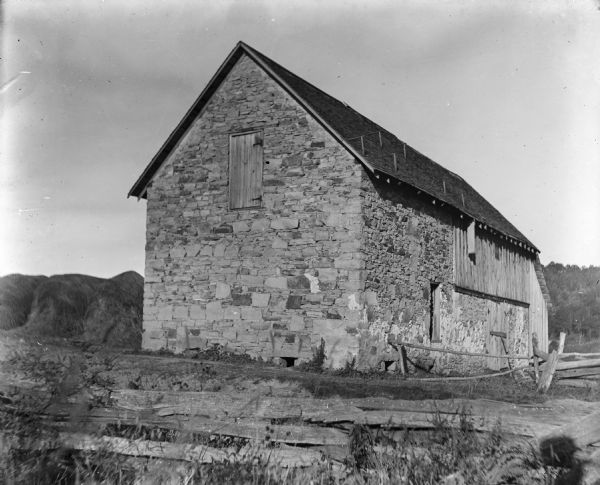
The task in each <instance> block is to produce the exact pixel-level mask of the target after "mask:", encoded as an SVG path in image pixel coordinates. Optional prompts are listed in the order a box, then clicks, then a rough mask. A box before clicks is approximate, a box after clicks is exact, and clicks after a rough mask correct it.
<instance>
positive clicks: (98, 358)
mask: <svg viewBox="0 0 600 485" xmlns="http://www.w3.org/2000/svg"><path fill="white" fill-rule="evenodd" d="M431 377H432V376H428V375H426V374H425V373H422V374H413V375H411V377H410V378H405V377H403V376H402V375H400V374H398V373H371V374H366V375H365V374H359V373H357V372H356V371H349V370H346V371H324V372H317V371H310V370H307V369H299V368H281V367H277V366H274V365H272V364H267V363H262V362H254V361H251V360H250V359H248V358H246V357H243V356H234V355H230V354H227V353H224V352H222V351H219V350H218V349H214V350H212V351H208V352H203V353H201V354H198V355H187V356H173V355H168V354H156V353H154V354H150V353H143V352H134V351H124V350H111V349H107V348H106V347H101V346H93V345H90V344H89V343H84V342H81V343H77V342H69V341H67V340H65V339H51V338H44V339H43V340H42V339H40V338H36V337H31V336H29V335H28V334H27V333H26V332H25V331H20V330H19V329H16V330H11V331H0V404H2V403H5V404H6V403H8V405H9V407H10V406H12V405H13V404H14V403H16V402H17V401H18V399H17V397H18V396H21V395H25V394H27V395H28V396H32V395H34V396H35V395H36V393H37V395H38V396H40V397H43V399H45V402H46V404H45V406H47V405H48V404H47V403H50V402H51V401H52V400H53V399H55V400H62V401H64V402H66V401H68V400H71V401H72V399H75V398H76V396H81V395H82V393H83V394H85V393H86V392H87V391H88V390H96V391H97V390H98V389H106V390H110V391H111V392H114V391H115V390H132V391H136V390H139V391H164V392H171V393H172V392H175V393H177V392H178V391H204V392H211V393H219V394H222V395H223V398H224V399H226V398H230V397H231V396H235V397H244V396H256V395H260V396H261V397H262V398H265V397H268V398H282V399H284V398H293V399H295V398H298V399H300V400H303V402H306V401H307V400H308V401H309V402H310V401H312V400H313V399H314V400H315V401H314V402H318V401H321V400H323V399H329V398H336V399H342V401H347V402H350V401H351V400H352V399H360V398H376V397H381V398H390V399H393V400H411V401H418V402H425V401H424V400H428V399H429V400H430V399H436V400H452V399H479V400H489V401H490V402H491V403H496V404H499V403H500V402H504V403H507V402H508V403H518V404H527V405H533V406H537V405H541V404H542V403H546V404H548V405H551V404H552V403H557V402H569V403H570V404H569V405H570V406H572V407H573V413H574V416H575V415H576V414H577V409H578V408H581V409H584V408H585V409H589V408H590V406H589V404H586V403H590V402H597V401H600V392H599V391H598V390H597V389H591V390H589V389H582V388H566V387H562V386H558V385H554V384H553V385H552V386H551V388H550V390H549V392H548V393H546V394H544V395H541V394H539V393H537V392H536V390H535V384H534V382H533V380H532V378H531V376H530V375H529V373H525V372H524V373H522V374H520V375H517V376H516V378H513V377H512V376H501V377H494V378H489V379H478V380H468V381H459V380H455V381H444V380H435V379H432V378H431ZM565 399H571V400H572V401H564V400H565ZM577 403H581V406H579V405H578V404H577ZM584 404H585V405H584ZM581 409H579V410H581ZM3 424H4V427H5V431H6V429H8V428H10V427H11V425H10V423H9V424H7V422H6V421H4V422H3ZM292 424H293V423H292ZM86 431H88V432H89V428H87V430H86ZM138 431H139V427H138ZM159 431H160V430H159ZM37 432H38V430H37V429H36V431H35V433H37ZM345 432H348V430H346V431H345ZM361 432H364V430H363V431H361V428H360V426H359V427H356V426H354V427H353V428H351V429H349V433H350V441H351V442H363V441H364V442H367V443H371V441H369V440H371V439H372V438H371V437H370V435H369V433H368V432H367V434H366V435H364V436H363V435H360V433H361ZM160 433H162V431H160ZM160 433H159V435H160ZM356 433H358V438H357V435H356ZM444 433H445V434H443V439H441V438H439V436H438V437H436V438H432V439H433V441H431V440H430V441H426V443H425V444H423V443H417V444H416V445H415V444H414V443H415V442H411V443H412V444H411V447H410V452H409V455H410V456H411V457H412V458H410V459H408V458H407V460H408V461H406V462H405V463H412V462H410V460H411V459H412V460H417V458H418V460H421V461H418V466H416V465H415V466H416V468H415V466H413V465H411V466H410V467H409V468H410V469H411V472H410V473H412V470H413V469H414V470H421V471H423V470H425V471H427V473H429V469H430V468H431V466H430V464H429V465H428V464H427V463H430V462H431V460H433V461H434V462H435V461H436V460H441V462H443V466H442V465H439V466H440V467H441V468H440V470H442V471H440V472H439V473H438V475H431V474H429V475H427V473H425V472H423V473H425V474H424V475H423V476H422V478H418V477H417V478H415V479H414V480H412V481H411V480H408V481H405V480H404V479H402V480H400V479H399V478H398V477H397V476H396V475H393V474H394V473H399V472H398V465H397V463H396V464H394V465H393V466H392V465H389V464H388V465H385V467H387V468H385V467H384V465H382V464H381V463H384V462H378V463H379V464H378V468H377V470H376V471H377V473H380V474H382V473H383V474H384V475H385V476H386V477H388V478H386V480H383V481H377V480H375V481H373V480H372V477H371V475H369V474H372V473H373V470H372V469H369V470H370V471H361V472H360V474H359V475H358V478H357V477H354V476H353V475H352V476H351V475H344V477H345V478H344V480H342V479H340V474H339V473H340V472H339V471H336V474H335V475H331V476H330V480H327V481H328V482H330V483H437V482H436V481H431V480H432V479H431V477H432V476H434V477H438V478H439V476H442V475H448V473H449V471H451V470H454V469H458V470H460V471H459V472H457V473H459V475H460V476H459V478H457V481H455V482H453V481H446V482H444V483H457V484H458V483H469V481H468V480H466V479H465V478H464V477H469V476H471V477H479V476H480V475H477V474H476V473H479V471H478V470H477V468H478V467H479V465H477V463H479V462H478V461H477V460H482V459H484V458H482V457H481V456H479V458H477V460H475V459H474V458H472V456H474V455H476V454H477V453H480V454H481V453H483V452H485V453H488V455H489V453H492V455H493V454H494V453H495V454H496V455H497V454H498V453H499V451H498V450H499V449H500V448H499V447H501V448H502V450H511V449H512V448H510V446H512V445H511V441H510V440H509V441H507V442H506V443H504V444H502V445H500V444H498V443H494V444H490V443H491V442H490V441H489V440H490V439H492V438H489V439H488V438H486V441H484V442H482V443H483V444H481V443H480V442H479V441H477V443H475V442H474V441H473V440H472V439H471V438H468V439H467V438H465V437H464V436H463V437H462V438H460V439H458V438H456V436H457V435H455V434H453V433H450V434H449V433H448V430H445V431H444ZM150 434H151V435H152V436H154V437H156V436H157V434H156V433H150ZM471 434H473V433H471ZM119 436H121V435H119ZM461 436H462V435H461ZM448 437H451V442H450V445H448V441H447V440H448V439H450V438H448ZM163 438H164V437H163ZM161 439H162V438H161ZM428 439H429V438H428ZM477 439H480V438H477ZM211 440H212V438H211ZM440 440H441V441H440ZM444 440H446V441H444ZM452 440H454V441H452ZM232 443H235V440H234V441H227V442H226V444H227V445H228V446H231V444H232ZM444 443H445V444H444ZM0 444H1V440H0ZM211 444H213V442H212V441H211ZM220 444H222V443H220ZM220 444H219V446H220ZM513 444H514V443H513ZM442 445H443V446H442ZM361 446H362V445H361ZM369 446H371V447H372V446H375V445H373V443H371V444H370V445H369ZM376 446H381V444H376ZM423 446H425V448H426V449H428V450H429V451H424V452H423V453H424V454H425V455H426V458H427V459H426V460H425V461H423V460H422V459H421V455H418V454H415V450H417V451H418V450H419V449H421V448H423ZM436 446H441V448H440V450H443V451H441V452H440V453H443V454H440V455H435V456H433V455H432V456H430V454H431V453H432V452H431V450H432V449H434V447H436ZM351 447H352V446H351ZM355 448H356V447H355ZM466 449H468V450H470V452H469V453H471V454H470V455H469V454H468V453H466V452H464V450H466ZM448 450H454V451H451V453H450V455H452V457H451V458H452V460H454V461H452V460H450V461H448V460H449V458H448V453H449V452H448ZM456 450H458V451H456ZM461 450H463V451H461ZM482 450H483V451H482ZM485 450H488V451H485ZM489 450H493V451H489ZM306 453H307V455H308V456H310V452H309V451H308V450H307V452H306ZM503 453H504V451H503ZM512 453H513V455H514V450H513V451H512ZM519 453H521V452H519ZM363 455H364V453H363V454H362V455H361V448H360V447H359V448H358V452H357V451H356V449H354V451H352V456H353V457H354V458H353V459H354V460H355V461H354V462H352V463H353V465H352V466H354V467H356V466H357V465H356V463H359V461H360V459H361V458H360V457H361V456H363ZM417 455H418V456H417ZM488 455H486V456H488ZM492 455H489V456H492ZM496 455H493V456H496ZM364 456H366V455H364ZM407 456H408V455H407ZM489 456H488V458H487V459H489ZM86 459H88V460H89V457H88V458H86ZM494 459H495V460H496V459H498V460H500V458H499V457H498V456H496V458H494ZM111 460H113V458H111ZM356 460H359V461H358V462H357V461H356ZM365 460H366V458H365ZM427 460H429V461H427ZM469 460H470V461H469ZM473 460H475V461H473ZM459 462H460V463H462V464H461V465H460V466H459V465H457V464H458V463H459ZM465 463H466V465H465ZM165 466H166V467H167V468H169V467H172V466H174V465H173V463H170V464H169V465H168V466H167V465H165ZM403 466H404V468H402V470H404V471H403V472H402V473H404V474H403V475H402V477H405V476H406V473H407V472H406V465H403ZM436 466H437V465H436ZM504 466H505V467H508V468H510V467H511V466H513V465H511V464H510V463H508V464H505V465H504ZM528 466H529V465H528ZM144 467H145V469H147V468H148V464H147V463H146V464H145V465H144ZM215 467H216V468H215ZM382 467H383V468H385V470H383V468H382ZM394 467H395V468H394ZM536 467H537V468H536ZM163 468H164V467H163ZM371 468H372V467H371ZM513 468H514V467H513ZM169 469H171V468H169ZM187 470H188V472H189V469H187ZM215 470H217V471H218V473H217V472H215ZM257 470H258V471H257ZM260 470H261V468H260V467H259V466H258V467H257V466H256V464H255V465H253V468H251V469H249V470H245V471H243V470H242V471H243V472H244V473H246V472H248V473H249V475H248V476H247V477H246V478H247V480H246V479H243V480H241V479H239V473H241V472H240V470H238V469H237V468H235V469H230V468H219V467H217V466H216V465H215V466H213V467H210V468H209V469H208V471H206V470H205V471H204V472H203V473H204V475H202V476H204V477H205V478H206V477H210V476H213V475H212V474H213V473H217V474H216V475H215V479H214V482H211V480H209V479H206V480H205V479H202V480H198V481H192V482H190V483H221V482H223V480H225V481H228V480H229V478H231V476H230V475H228V474H233V475H235V476H236V477H237V478H236V479H235V480H233V479H232V481H233V482H235V483H247V482H254V483H263V481H264V480H266V479H265V477H264V476H262V475H261V476H258V475H257V473H259V471H260ZM327 470H329V471H326V472H322V471H321V472H319V473H330V472H331V469H330V468H328V469H327ZM549 470H550V471H549ZM556 470H557V469H550V468H548V467H545V466H544V465H540V464H539V463H538V464H537V465H535V466H533V468H531V469H530V470H528V472H527V474H526V475H524V476H525V477H526V478H522V480H524V481H519V479H517V480H516V481H514V482H511V483H586V482H576V481H575V482H564V481H562V482H561V481H560V480H559V479H557V477H558V478H560V471H556ZM0 471H1V470H0ZM94 473H96V472H94ZM194 473H199V472H194ZM206 473H208V475H207V474H206ZM260 473H262V472H260ZM281 473H283V472H279V471H278V472H277V473H276V475H273V476H271V475H269V477H270V478H268V480H266V481H265V483H266V482H268V481H269V480H271V479H273V481H272V482H271V483H280V482H282V483H283V482H285V483H307V482H306V480H305V479H306V476H304V478H302V477H300V478H298V479H297V480H295V479H294V480H292V479H291V478H290V477H295V476H296V475H294V473H296V472H294V473H292V474H291V475H290V472H289V470H288V471H285V477H286V478H285V480H283V479H282V476H283V475H281ZM345 473H346V472H345ZM469 473H472V475H469ZM473 473H475V474H473ZM450 475H452V473H450ZM28 476H29V475H28ZM189 476H191V475H189ZM315 476H316V475H314V474H313V475H311V477H312V478H310V480H313V479H314V478H315ZM318 476H319V477H320V478H322V477H323V476H324V475H322V474H320V475H318ZM393 476H395V477H396V478H390V477H393ZM227 477H229V478H227ZM261 477H262V478H261ZM423 477H425V478H423ZM473 479H474V478H473ZM310 480H309V481H310ZM397 480H400V481H399V482H398V481H397ZM461 480H463V481H461ZM465 480H466V481H465ZM184 481H185V480H183V481H181V482H178V481H173V482H170V483H184ZM14 483H27V481H21V482H19V481H18V480H16V481H14ZM42 483H44V482H42ZM48 483H50V482H48ZM57 483H58V482H57ZM60 483H77V482H76V481H74V482H73V481H65V482H60ZM107 483H113V482H111V481H110V480H109V481H108V482H107ZM114 483H136V482H135V481H133V480H132V481H123V482H119V481H115V482H114ZM157 483H158V482H157ZM498 483H505V482H502V481H499V482H498Z"/></svg>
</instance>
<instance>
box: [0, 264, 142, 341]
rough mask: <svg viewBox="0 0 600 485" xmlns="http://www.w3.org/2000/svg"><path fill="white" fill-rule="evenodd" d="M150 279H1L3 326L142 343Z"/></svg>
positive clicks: (44, 333)
mask: <svg viewBox="0 0 600 485" xmlns="http://www.w3.org/2000/svg"><path fill="white" fill-rule="evenodd" d="M143 289H144V279H143V277H142V276H140V275H139V274H138V273H136V272H134V271H128V272H125V273H121V274H119V275H117V276H115V277H113V278H108V279H104V278H96V277H93V276H87V275H80V274H66V275H54V276H50V277H46V276H27V275H20V274H13V275H8V276H4V277H2V278H0V329H4V330H11V329H16V328H21V331H25V332H27V334H29V335H38V336H52V337H64V338H72V339H77V340H83V341H87V342H91V343H99V344H105V345H107V346H111V347H128V348H134V349H138V348H139V347H140V345H141V329H142V304H143Z"/></svg>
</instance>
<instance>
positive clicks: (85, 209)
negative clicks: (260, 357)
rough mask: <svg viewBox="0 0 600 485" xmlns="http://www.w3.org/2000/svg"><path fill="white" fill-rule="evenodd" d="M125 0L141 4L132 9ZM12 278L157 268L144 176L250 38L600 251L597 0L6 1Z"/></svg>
mask: <svg viewBox="0 0 600 485" xmlns="http://www.w3.org/2000/svg"><path fill="white" fill-rule="evenodd" d="M124 5H125V6H124ZM2 6H3V7H2V8H3V11H2V19H3V23H4V24H3V26H2V36H3V38H2V60H1V63H2V64H1V65H2V71H1V75H2V95H1V99H2V127H1V136H2V139H1V144H0V150H1V153H0V157H1V158H0V217H1V221H0V275H4V274H8V273H13V272H19V273H28V274H56V273H68V272H77V273H86V274H92V275H97V276H113V275H115V274H117V273H120V272H122V271H126V270H131V269H133V270H136V271H138V272H140V273H143V268H144V241H145V233H144V231H145V208H146V203H145V201H139V202H138V201H137V200H136V199H127V198H126V194H127V192H128V190H129V188H130V187H131V185H132V184H133V183H134V181H135V180H136V178H137V177H138V175H139V174H140V173H141V172H142V170H143V169H144V167H145V166H146V165H147V163H148V162H149V161H150V159H151V158H152V156H153V155H154V154H155V152H156V151H157V150H158V148H159V147H160V146H161V144H162V143H163V142H164V140H165V139H166V137H167V136H168V135H169V133H170V132H171V131H172V130H173V128H174V127H175V125H176V124H177V123H178V121H179V120H180V119H181V117H182V116H183V114H184V113H185V112H186V111H187V109H188V108H189V107H190V105H191V104H192V103H193V101H194V100H195V98H196V97H197V96H198V94H199V93H200V92H201V91H202V89H203V88H204V86H205V85H206V83H207V82H208V80H209V79H210V77H211V76H212V75H213V74H214V72H215V71H216V70H217V68H218V67H219V65H220V64H221V62H222V61H223V60H224V59H225V57H226V56H227V54H228V53H229V52H230V51H231V49H232V48H233V47H234V45H235V43H236V42H237V41H238V40H243V41H245V42H246V43H248V44H250V45H251V46H253V47H255V48H256V49H258V50H259V51H261V52H263V53H264V54H266V55H267V56H269V57H271V58H272V59H274V60H276V61H277V62H279V63H280V64H282V65H284V66H285V67H287V68H288V69H290V70H291V71H292V72H294V73H296V74H298V75H300V76H301V77H303V78H304V79H306V80H308V81H310V82H311V83H313V84H315V85H317V86H319V87H320V88H321V89H323V90H324V91H326V92H328V93H330V94H331V95H333V96H335V97H337V98H338V99H341V100H343V101H345V102H347V103H348V104H350V105H351V106H352V107H353V108H355V109H356V110H358V111H360V112H361V113H363V114H364V115H366V116H368V117H369V118H371V119H372V120H373V121H375V122H377V123H379V124H381V125H383V126H384V127H386V128H387V129H388V130H389V131H391V132H393V133H395V134H396V135H397V136H398V137H400V138H401V139H403V140H405V141H406V142H407V143H409V144H410V145H412V146H413V147H414V148H416V149H417V150H419V151H421V152H423V153H425V154H426V155H428V156H429V157H431V158H432V159H433V160H435V161H437V162H438V163H441V164H442V165H444V166H445V167H446V168H448V169H450V170H452V171H454V172H457V173H458V174H459V175H461V176H462V177H463V178H465V179H466V180H467V181H468V182H469V183H471V184H472V185H473V186H474V187H475V188H476V189H477V190H478V191H479V192H480V193H481V194H482V195H483V196H484V197H486V198H487V199H488V200H489V201H490V202H491V203H492V204H493V205H494V206H495V207H496V208H497V209H499V210H500V211H501V212H502V213H503V214H504V215H505V216H506V217H507V218H508V219H509V220H510V221H511V222H512V223H513V224H514V225H515V226H516V227H517V228H518V229H519V230H520V231H521V232H523V233H524V234H525V235H526V236H527V237H528V238H529V239H530V240H531V241H532V242H533V243H534V244H535V245H537V246H538V247H539V248H540V249H541V251H542V253H541V259H542V262H543V263H549V262H550V261H558V262H562V263H565V264H567V263H569V264H579V265H590V264H594V265H600V11H599V4H598V3H597V2H596V3H595V2H593V1H591V0H590V1H586V0H582V1H579V2H574V1H569V2H562V1H554V2H553V1H546V0H544V1H542V0H540V1H535V2H527V1H518V2H517V1H515V2H512V1H506V0H502V1H497V2H496V1H489V0H485V1H483V0H481V1H477V2H473V1H458V0H455V1H447V2H445V1H439V0H436V1H435V2H434V1H423V0H411V1H402V2H398V1H390V2H388V1H368V2H367V1H366V0H365V1H361V2H358V1H341V0H340V1H327V2H326V1H314V2H312V1H306V0H304V1H297V2H275V0H269V1H264V2H258V1H257V2H251V1H250V2H249V1H244V2H242V1H239V2H231V1H230V2H227V1H219V2H213V1H210V2H209V1H195V2H186V1H172V2H163V1H160V2H159V1H151V0H150V1H149V0H144V1H139V2H138V1H127V2H122V1H120V0H118V1H112V0H110V1H109V0H106V1H93V0H90V1H85V2H82V1H80V0H77V1H73V2H67V1H53V2H46V1H25V0H22V1H16V0H12V1H4V2H2Z"/></svg>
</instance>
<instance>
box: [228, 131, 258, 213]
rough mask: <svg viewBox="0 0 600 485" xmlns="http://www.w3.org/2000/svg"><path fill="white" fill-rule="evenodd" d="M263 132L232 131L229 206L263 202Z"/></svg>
mask: <svg viewBox="0 0 600 485" xmlns="http://www.w3.org/2000/svg"><path fill="white" fill-rule="evenodd" d="M262 140H263V136H262V132H252V133H241V134H236V135H231V136H230V139H229V208H230V209H246V208H252V207H260V206H261V205H262V175H263V141H262Z"/></svg>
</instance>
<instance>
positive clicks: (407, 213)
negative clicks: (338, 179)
mask: <svg viewBox="0 0 600 485" xmlns="http://www.w3.org/2000/svg"><path fill="white" fill-rule="evenodd" d="M363 191H364V205H363V215H364V219H365V228H364V231H363V240H362V246H363V248H364V252H365V260H366V275H365V294H364V295H365V297H364V300H365V307H366V319H367V321H368V324H369V327H368V328H369V333H370V335H371V339H370V340H369V341H367V340H364V341H363V342H362V343H363V345H368V346H369V347H370V349H369V350H370V352H363V353H362V356H361V357H362V360H363V361H364V360H365V359H367V361H368V362H367V364H369V365H373V364H375V363H376V362H377V361H378V360H388V361H392V360H395V359H396V358H397V353H396V352H395V351H394V350H393V348H392V347H390V346H389V345H387V343H386V341H387V337H388V335H394V336H397V338H399V339H401V340H402V341H404V342H408V343H417V344H424V345H426V346H432V347H442V348H447V349H454V350H467V351H470V352H481V353H490V354H503V349H502V347H501V341H500V340H499V339H498V338H497V337H491V336H490V334H489V332H490V330H497V331H506V332H507V334H508V339H507V344H508V348H509V352H516V353H525V352H526V350H527V341H528V335H529V333H528V331H529V326H528V321H529V317H528V311H527V306H526V305H518V304H513V303H508V302H501V301H493V300H491V299H489V298H487V297H485V295H470V294H464V293H461V292H459V291H456V290H455V274H454V257H455V245H454V241H455V233H456V230H457V228H456V226H455V220H456V219H455V218H453V215H452V214H451V212H450V211H448V210H447V208H441V207H439V206H438V205H434V204H432V200H431V198H427V197H424V196H419V195H418V194H416V193H415V191H414V190H413V189H411V188H409V187H406V186H404V185H402V186H400V187H397V186H393V185H392V184H388V183H387V182H384V181H379V180H377V179H374V178H371V177H368V176H366V175H365V176H364V178H363ZM481 254H483V256H482V255H481ZM483 257H489V255H487V254H485V253H481V252H480V259H479V263H480V264H481V265H483V264H484V262H485V260H484V259H483ZM431 283H439V284H440V287H441V297H442V298H441V307H440V322H441V328H440V339H439V341H431V339H430V325H431V306H430V305H431V300H430V288H431ZM408 353H409V357H411V359H416V360H417V361H418V362H419V361H420V362H421V364H422V365H424V366H426V367H430V366H433V371H434V372H441V373H461V374H462V373H468V372H473V371H476V370H482V369H486V368H502V367H506V365H507V363H506V359H502V360H501V361H500V360H498V359H488V358H483V357H482V358H474V357H463V356H458V355H454V354H447V353H440V352H427V351H421V350H416V349H408ZM365 366H366V365H365Z"/></svg>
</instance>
